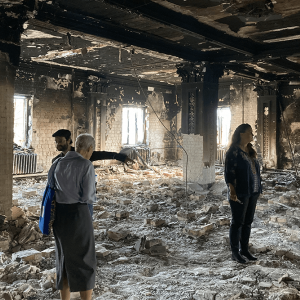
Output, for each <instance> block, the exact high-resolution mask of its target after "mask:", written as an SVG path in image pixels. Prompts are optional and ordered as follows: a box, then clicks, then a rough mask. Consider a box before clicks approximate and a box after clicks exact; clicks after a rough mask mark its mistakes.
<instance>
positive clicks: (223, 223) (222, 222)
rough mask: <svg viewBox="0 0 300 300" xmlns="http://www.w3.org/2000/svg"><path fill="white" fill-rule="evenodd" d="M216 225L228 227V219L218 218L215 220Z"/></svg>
mask: <svg viewBox="0 0 300 300" xmlns="http://www.w3.org/2000/svg"><path fill="white" fill-rule="evenodd" d="M217 224H218V225H220V226H223V225H230V219H229V218H219V219H218V220H217Z"/></svg>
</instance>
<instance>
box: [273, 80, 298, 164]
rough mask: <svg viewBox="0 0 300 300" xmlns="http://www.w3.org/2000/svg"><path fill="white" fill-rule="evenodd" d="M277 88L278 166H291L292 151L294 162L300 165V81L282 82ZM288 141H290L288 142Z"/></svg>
mask: <svg viewBox="0 0 300 300" xmlns="http://www.w3.org/2000/svg"><path fill="white" fill-rule="evenodd" d="M278 89H279V95H280V96H279V108H280V109H279V114H280V116H279V120H280V121H279V139H278V167H279V168H286V169H290V168H293V157H292V152H294V153H295V156H294V158H295V163H296V166H297V167H298V168H299V166H300V83H298V84H292V85H291V84H289V83H288V82H287V83H282V84H281V85H279V86H278ZM289 141H290V143H289Z"/></svg>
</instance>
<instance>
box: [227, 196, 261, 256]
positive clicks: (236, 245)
mask: <svg viewBox="0 0 300 300" xmlns="http://www.w3.org/2000/svg"><path fill="white" fill-rule="evenodd" d="M258 197H259V193H255V194H253V195H252V196H250V197H245V198H239V200H241V201H242V202H243V204H240V203H238V202H236V201H232V200H230V201H229V203H230V207H231V213H232V219H231V224H230V230H229V238H230V246H231V250H232V252H235V253H237V252H238V251H239V249H241V250H242V251H243V252H244V251H248V244H249V238H250V233H251V224H252V222H253V218H254V213H255V207H256V203H257V199H258Z"/></svg>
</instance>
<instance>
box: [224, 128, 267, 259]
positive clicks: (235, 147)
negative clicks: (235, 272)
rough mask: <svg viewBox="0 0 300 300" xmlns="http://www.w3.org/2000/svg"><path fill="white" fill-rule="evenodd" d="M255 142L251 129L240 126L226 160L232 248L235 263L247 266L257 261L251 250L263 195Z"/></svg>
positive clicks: (235, 132) (234, 135) (233, 137)
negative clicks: (252, 234)
mask: <svg viewBox="0 0 300 300" xmlns="http://www.w3.org/2000/svg"><path fill="white" fill-rule="evenodd" d="M252 141H253V133H252V128H251V126H250V125H249V124H241V125H239V126H238V127H237V128H236V130H235V131H234V133H233V136H232V142H231V145H230V147H229V149H228V151H227V153H226V160H225V181H226V184H227V186H228V191H229V193H228V196H229V197H228V198H229V203H230V208H231V212H232V219H231V225H230V232H229V237H230V246H231V251H232V259H233V260H235V261H237V262H239V263H246V260H245V259H244V257H246V258H247V259H248V260H253V261H254V260H257V258H256V257H254V256H253V255H252V254H251V253H250V252H249V248H248V244H249V238H250V233H251V224H252V222H253V218H254V213H255V207H256V203H257V199H258V197H259V195H260V193H261V192H262V188H261V179H260V169H259V164H258V161H257V159H256V151H255V150H254V148H253V146H252V144H251V142H252Z"/></svg>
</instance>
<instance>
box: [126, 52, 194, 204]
mask: <svg viewBox="0 0 300 300" xmlns="http://www.w3.org/2000/svg"><path fill="white" fill-rule="evenodd" d="M130 61H131V66H132V69H133V72H134V76H135V78H136V79H137V82H138V85H139V87H140V89H141V91H142V93H143V95H144V97H145V99H146V101H147V102H148V103H149V105H150V107H151V109H152V111H153V112H154V114H155V116H156V117H157V119H158V121H159V122H160V123H161V124H162V126H163V127H164V128H165V129H166V130H167V132H168V133H169V134H170V135H171V136H172V137H173V138H174V140H175V141H176V143H177V144H178V146H179V148H181V149H182V150H183V151H184V153H185V155H186V166H185V174H186V176H185V197H186V201H188V189H187V176H188V161H189V156H188V154H187V151H186V150H185V149H184V148H183V146H182V145H181V144H180V142H179V141H178V139H177V138H176V136H175V135H174V133H173V132H171V131H170V130H169V129H168V128H167V127H166V126H165V124H164V123H163V122H162V121H161V119H160V117H159V116H158V114H157V112H156V111H155V109H154V108H153V106H152V103H151V101H150V100H149V99H148V97H147V95H146V94H145V92H144V89H143V87H142V85H141V82H140V79H139V77H138V75H137V72H136V68H135V65H134V63H133V61H132V51H130Z"/></svg>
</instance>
